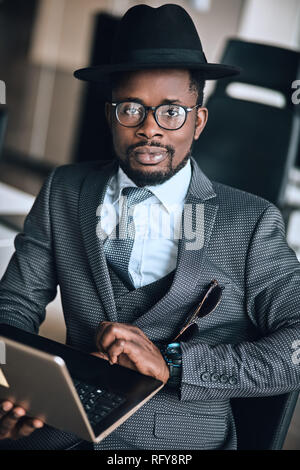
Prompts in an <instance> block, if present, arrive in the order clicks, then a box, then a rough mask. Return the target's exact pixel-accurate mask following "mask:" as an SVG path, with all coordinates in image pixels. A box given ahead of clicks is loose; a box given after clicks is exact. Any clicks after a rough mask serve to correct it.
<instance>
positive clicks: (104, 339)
mask: <svg viewBox="0 0 300 470" xmlns="http://www.w3.org/2000/svg"><path fill="white" fill-rule="evenodd" d="M145 338H146V340H148V338H147V337H146V336H145V337H144V334H143V333H142V331H141V330H140V329H139V328H137V327H135V326H132V325H124V324H123V323H111V324H110V325H106V327H105V328H104V329H103V331H102V333H101V336H100V345H101V348H102V350H103V351H106V352H107V349H108V348H109V347H110V346H111V345H112V344H113V343H114V342H115V341H116V340H119V339H123V340H125V341H136V342H139V341H142V340H143V339H144V340H145ZM148 341H149V340H148Z"/></svg>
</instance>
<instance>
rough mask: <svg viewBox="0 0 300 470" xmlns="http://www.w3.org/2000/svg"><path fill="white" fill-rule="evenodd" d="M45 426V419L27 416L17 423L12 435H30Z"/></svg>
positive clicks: (14, 436) (18, 436)
mask: <svg viewBox="0 0 300 470" xmlns="http://www.w3.org/2000/svg"><path fill="white" fill-rule="evenodd" d="M43 426H44V423H43V421H41V420H40V419H36V418H25V419H23V420H21V421H19V423H18V424H17V426H16V427H15V429H14V431H13V433H12V437H13V438H14V439H18V438H20V437H26V436H30V434H31V433H32V432H33V431H35V430H36V429H40V428H42V427H43Z"/></svg>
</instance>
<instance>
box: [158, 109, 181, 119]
mask: <svg viewBox="0 0 300 470" xmlns="http://www.w3.org/2000/svg"><path fill="white" fill-rule="evenodd" d="M160 111H161V112H160V114H161V116H164V117H167V118H171V119H172V118H177V117H178V116H181V115H182V113H183V112H184V111H183V109H182V108H181V107H180V106H163V107H162V108H161V109H160Z"/></svg>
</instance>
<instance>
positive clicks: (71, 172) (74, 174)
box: [53, 160, 113, 186]
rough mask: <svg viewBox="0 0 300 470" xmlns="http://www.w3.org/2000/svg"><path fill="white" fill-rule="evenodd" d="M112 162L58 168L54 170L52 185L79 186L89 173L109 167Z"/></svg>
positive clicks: (84, 163)
mask: <svg viewBox="0 0 300 470" xmlns="http://www.w3.org/2000/svg"><path fill="white" fill-rule="evenodd" d="M112 162H113V161H112V160H101V161H88V162H78V163H69V164H66V165H61V166H58V167H56V168H55V170H54V176H53V183H54V185H56V184H59V185H60V184H62V183H63V184H64V185H65V186H77V185H80V184H81V183H82V181H83V180H84V179H85V177H86V176H87V175H88V174H89V173H91V172H94V171H101V170H102V169H104V168H106V166H108V165H111V164H112Z"/></svg>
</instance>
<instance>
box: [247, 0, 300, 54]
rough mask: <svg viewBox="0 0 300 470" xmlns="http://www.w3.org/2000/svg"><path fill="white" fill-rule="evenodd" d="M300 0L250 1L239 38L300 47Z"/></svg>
mask: <svg viewBox="0 0 300 470" xmlns="http://www.w3.org/2000/svg"><path fill="white" fill-rule="evenodd" d="M299 31H300V1H299V0H247V1H246V2H245V6H244V10H243V15H242V18H241V22H240V26H239V31H238V33H239V36H240V37H242V38H245V39H247V40H250V41H261V42H264V43H268V44H273V45H275V46H281V47H287V48H293V49H299V48H300V34H299Z"/></svg>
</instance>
